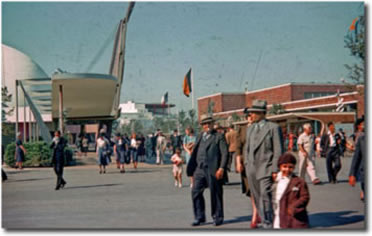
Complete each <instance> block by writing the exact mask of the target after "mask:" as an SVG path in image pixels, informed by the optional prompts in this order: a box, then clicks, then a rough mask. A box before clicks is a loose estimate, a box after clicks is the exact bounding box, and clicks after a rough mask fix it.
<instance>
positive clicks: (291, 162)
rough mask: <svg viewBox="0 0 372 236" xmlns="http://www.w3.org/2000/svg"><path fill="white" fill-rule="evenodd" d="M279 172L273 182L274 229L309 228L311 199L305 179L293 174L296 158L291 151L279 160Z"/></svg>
mask: <svg viewBox="0 0 372 236" xmlns="http://www.w3.org/2000/svg"><path fill="white" fill-rule="evenodd" d="M278 166H279V170H280V171H279V173H278V175H277V176H276V178H275V182H274V184H273V193H272V195H273V207H274V227H273V228H274V229H285V228H308V227H309V217H308V215H307V211H306V206H307V205H308V203H309V200H310V194H309V189H308V187H307V184H306V182H305V181H304V179H302V178H300V177H297V176H296V175H294V174H293V170H294V169H295V166H296V158H295V157H294V156H293V155H292V154H291V153H289V152H287V153H285V154H283V155H282V156H280V158H279V160H278Z"/></svg>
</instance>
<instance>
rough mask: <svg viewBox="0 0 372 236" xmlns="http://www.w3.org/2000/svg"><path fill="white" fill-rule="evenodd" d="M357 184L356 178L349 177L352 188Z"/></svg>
mask: <svg viewBox="0 0 372 236" xmlns="http://www.w3.org/2000/svg"><path fill="white" fill-rule="evenodd" d="M355 183H356V178H355V176H349V184H350V186H352V187H354V186H355Z"/></svg>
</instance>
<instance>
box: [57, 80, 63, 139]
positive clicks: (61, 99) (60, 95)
mask: <svg viewBox="0 0 372 236" xmlns="http://www.w3.org/2000/svg"><path fill="white" fill-rule="evenodd" d="M58 114H59V131H60V132H61V135H63V87H62V85H59V110H58Z"/></svg>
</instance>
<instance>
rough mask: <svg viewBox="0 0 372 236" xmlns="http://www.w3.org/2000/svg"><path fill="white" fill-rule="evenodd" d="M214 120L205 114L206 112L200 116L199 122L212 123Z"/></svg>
mask: <svg viewBox="0 0 372 236" xmlns="http://www.w3.org/2000/svg"><path fill="white" fill-rule="evenodd" d="M212 122H214V119H213V117H212V116H210V115H207V114H203V115H201V116H200V124H201V125H202V124H206V123H212Z"/></svg>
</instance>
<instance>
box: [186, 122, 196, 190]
mask: <svg viewBox="0 0 372 236" xmlns="http://www.w3.org/2000/svg"><path fill="white" fill-rule="evenodd" d="M185 133H186V135H185V137H184V138H183V149H185V152H186V154H185V159H186V166H187V164H188V163H189V161H190V158H191V153H192V150H193V149H194V144H195V141H196V137H195V135H194V129H193V128H191V127H187V128H186V130H185ZM193 182H194V180H193V177H192V176H191V177H190V188H192V185H193Z"/></svg>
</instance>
